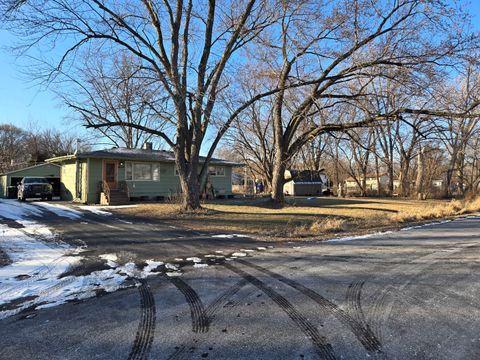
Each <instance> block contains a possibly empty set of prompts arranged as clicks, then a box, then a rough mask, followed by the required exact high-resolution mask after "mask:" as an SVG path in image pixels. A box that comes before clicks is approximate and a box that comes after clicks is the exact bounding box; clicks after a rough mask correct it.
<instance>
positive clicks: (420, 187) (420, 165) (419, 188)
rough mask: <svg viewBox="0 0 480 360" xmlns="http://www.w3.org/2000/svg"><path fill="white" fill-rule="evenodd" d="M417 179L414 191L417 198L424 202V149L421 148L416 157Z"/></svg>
mask: <svg viewBox="0 0 480 360" xmlns="http://www.w3.org/2000/svg"><path fill="white" fill-rule="evenodd" d="M417 158H418V160H417V179H416V181H415V191H416V193H417V198H418V199H419V200H424V187H425V184H424V179H423V176H424V172H425V171H424V170H425V159H424V148H423V147H422V148H421V149H420V151H419V152H418V155H417Z"/></svg>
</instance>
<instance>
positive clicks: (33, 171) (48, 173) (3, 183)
mask: <svg viewBox="0 0 480 360" xmlns="http://www.w3.org/2000/svg"><path fill="white" fill-rule="evenodd" d="M25 176H38V177H45V178H47V179H49V181H50V182H51V183H52V185H53V190H54V195H59V190H60V166H59V165H57V164H53V163H41V164H38V165H34V166H29V167H26V168H23V169H18V170H12V171H9V172H7V173H5V174H1V175H0V197H3V198H5V197H8V195H9V194H8V188H9V187H15V188H16V187H17V185H18V183H19V182H20V181H22V179H23V178H24V177H25ZM15 192H16V191H15Z"/></svg>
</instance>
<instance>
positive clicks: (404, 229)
mask: <svg viewBox="0 0 480 360" xmlns="http://www.w3.org/2000/svg"><path fill="white" fill-rule="evenodd" d="M451 221H452V220H443V221H436V222H431V223H426V224H422V225H415V226H408V227H404V228H401V229H400V231H409V230H414V229H421V228H424V227H429V226H434V225H440V224H446V223H449V222H451Z"/></svg>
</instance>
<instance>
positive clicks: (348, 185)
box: [344, 175, 388, 195]
mask: <svg viewBox="0 0 480 360" xmlns="http://www.w3.org/2000/svg"><path fill="white" fill-rule="evenodd" d="M358 182H359V183H360V184H362V182H363V178H361V177H359V178H358ZM358 182H357V181H356V180H355V179H354V178H353V177H350V178H348V179H346V180H345V183H344V190H345V192H346V194H347V195H355V194H360V193H361V188H360V186H359V184H358ZM387 187H388V176H387V175H380V176H379V177H378V179H377V175H367V176H366V178H365V192H366V193H367V194H368V193H377V192H378V189H379V188H380V190H385V189H387Z"/></svg>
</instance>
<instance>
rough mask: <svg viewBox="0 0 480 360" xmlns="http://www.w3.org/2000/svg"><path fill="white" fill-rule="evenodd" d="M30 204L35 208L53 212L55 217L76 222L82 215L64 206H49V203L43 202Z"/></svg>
mask: <svg viewBox="0 0 480 360" xmlns="http://www.w3.org/2000/svg"><path fill="white" fill-rule="evenodd" d="M32 204H33V205H34V206H37V207H42V208H45V209H47V210H48V211H51V212H53V213H54V214H55V215H57V216H60V217H66V218H69V219H71V220H78V219H80V218H81V217H82V213H81V212H80V211H78V210H75V209H72V208H70V207H68V206H65V205H60V204H50V203H43V202H36V203H32Z"/></svg>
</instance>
